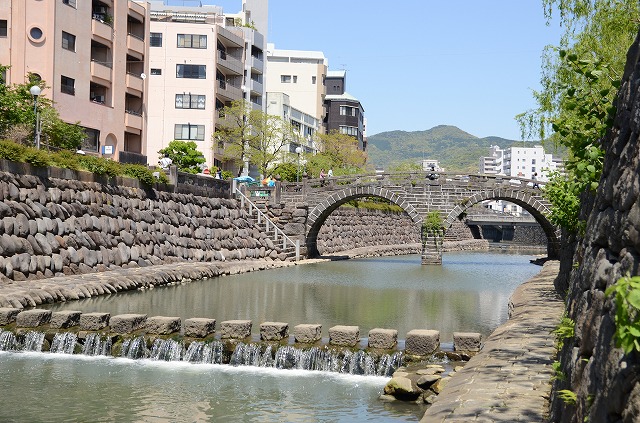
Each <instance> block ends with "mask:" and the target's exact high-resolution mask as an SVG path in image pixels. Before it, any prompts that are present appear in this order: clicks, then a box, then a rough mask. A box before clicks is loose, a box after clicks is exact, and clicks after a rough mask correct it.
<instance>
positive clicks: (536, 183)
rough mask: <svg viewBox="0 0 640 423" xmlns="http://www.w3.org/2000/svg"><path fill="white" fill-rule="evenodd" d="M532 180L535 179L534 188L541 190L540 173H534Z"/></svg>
mask: <svg viewBox="0 0 640 423" xmlns="http://www.w3.org/2000/svg"><path fill="white" fill-rule="evenodd" d="M531 179H533V188H540V185H538V172H533V176H532V177H531Z"/></svg>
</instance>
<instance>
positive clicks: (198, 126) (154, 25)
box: [148, 0, 266, 171]
mask: <svg viewBox="0 0 640 423" xmlns="http://www.w3.org/2000/svg"><path fill="white" fill-rule="evenodd" d="M247 1H248V0H245V2H244V3H243V8H244V9H245V12H244V13H240V14H238V15H237V16H234V15H225V14H224V13H223V10H222V8H221V7H219V6H195V7H191V6H168V5H165V3H164V1H154V2H151V29H150V32H151V35H150V50H149V53H150V68H151V70H150V76H149V88H150V96H149V101H150V104H151V105H152V106H151V107H150V110H149V128H150V129H149V138H148V151H149V163H155V162H157V160H158V159H159V157H158V151H159V150H161V149H162V148H164V147H166V146H167V145H168V144H169V143H170V142H171V141H173V140H183V141H194V142H195V143H196V144H197V145H198V150H199V151H200V152H202V154H203V156H204V158H205V160H206V163H207V166H219V167H223V168H225V169H228V170H231V171H235V169H236V167H237V166H236V165H237V164H233V163H223V162H222V160H221V159H222V156H223V152H224V145H223V144H221V143H219V142H217V141H216V140H215V138H214V133H215V130H216V127H221V126H223V125H226V124H228V123H227V122H226V121H225V119H224V116H223V115H222V114H221V113H220V110H221V109H222V108H223V107H225V106H228V105H230V104H231V103H232V102H233V101H238V100H243V99H244V100H246V101H247V102H250V103H251V104H252V106H253V107H254V108H256V109H259V110H263V107H264V106H263V103H264V102H263V97H264V85H263V83H262V82H263V81H262V75H263V73H264V63H263V48H264V36H263V35H262V34H261V33H260V32H259V31H258V30H257V27H256V26H255V25H254V24H251V23H247V22H245V21H246V19H249V17H250V16H252V15H251V13H250V11H249V10H248V9H247ZM265 3H266V1H265ZM260 22H261V21H260ZM245 25H246V26H245Z"/></svg>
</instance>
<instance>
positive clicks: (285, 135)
mask: <svg viewBox="0 0 640 423" xmlns="http://www.w3.org/2000/svg"><path fill="white" fill-rule="evenodd" d="M250 121H251V125H252V128H251V129H252V131H253V133H254V134H255V136H252V137H251V138H250V141H249V143H248V144H249V152H248V156H249V163H251V164H253V165H256V166H257V167H258V169H259V170H260V174H261V175H262V176H268V175H269V174H271V173H273V170H274V169H273V167H274V165H275V164H276V163H277V162H281V161H283V159H285V157H284V156H285V153H287V151H285V147H287V146H288V145H289V144H290V143H291V142H293V141H294V132H293V129H292V128H291V124H290V123H289V122H285V121H284V119H282V118H281V117H279V116H274V115H268V114H266V113H262V112H260V111H255V113H252V114H251V115H250Z"/></svg>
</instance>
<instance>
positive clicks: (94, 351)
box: [82, 333, 111, 356]
mask: <svg viewBox="0 0 640 423" xmlns="http://www.w3.org/2000/svg"><path fill="white" fill-rule="evenodd" d="M110 353H111V338H109V337H107V338H105V339H102V338H101V337H100V335H99V334H97V333H90V334H88V335H87V337H86V338H85V340H84V345H83V346H82V354H84V355H92V356H96V355H109V354H110Z"/></svg>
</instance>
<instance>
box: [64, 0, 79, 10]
mask: <svg viewBox="0 0 640 423" xmlns="http://www.w3.org/2000/svg"><path fill="white" fill-rule="evenodd" d="M62 4H66V5H67V6H71V7H73V8H74V9H75V8H76V0H62Z"/></svg>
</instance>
